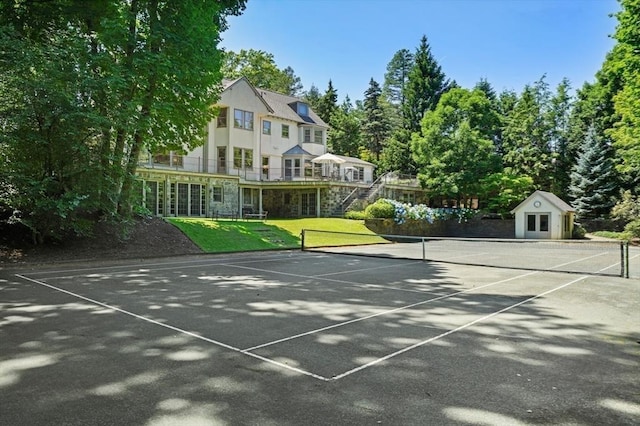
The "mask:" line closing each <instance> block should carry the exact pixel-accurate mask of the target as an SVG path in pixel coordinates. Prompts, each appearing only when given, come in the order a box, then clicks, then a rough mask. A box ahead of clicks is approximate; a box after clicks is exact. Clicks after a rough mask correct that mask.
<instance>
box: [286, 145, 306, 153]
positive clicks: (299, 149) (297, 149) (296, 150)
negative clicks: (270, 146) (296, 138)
mask: <svg viewBox="0 0 640 426" xmlns="http://www.w3.org/2000/svg"><path fill="white" fill-rule="evenodd" d="M282 155H312V154H311V153H310V152H307V151H305V150H304V149H302V147H301V146H300V145H294V146H293V148H290V149H288V150H287V151H286V152H283V153H282Z"/></svg>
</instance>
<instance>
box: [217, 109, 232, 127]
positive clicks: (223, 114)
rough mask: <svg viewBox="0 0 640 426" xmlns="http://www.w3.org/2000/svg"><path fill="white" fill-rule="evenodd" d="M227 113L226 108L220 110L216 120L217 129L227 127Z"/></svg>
mask: <svg viewBox="0 0 640 426" xmlns="http://www.w3.org/2000/svg"><path fill="white" fill-rule="evenodd" d="M228 113H229V109H228V108H220V113H219V114H218V118H217V121H216V123H217V126H218V127H227V114H228Z"/></svg>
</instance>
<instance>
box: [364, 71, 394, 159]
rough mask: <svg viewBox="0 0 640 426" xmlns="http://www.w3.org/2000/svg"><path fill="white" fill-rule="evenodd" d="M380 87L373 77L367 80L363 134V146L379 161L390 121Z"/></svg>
mask: <svg viewBox="0 0 640 426" xmlns="http://www.w3.org/2000/svg"><path fill="white" fill-rule="evenodd" d="M382 101H383V100H382V89H381V88H380V85H379V84H378V82H376V81H375V80H374V79H373V78H372V79H371V80H370V81H369V88H368V89H367V90H366V91H365V93H364V114H365V122H364V125H363V136H364V138H365V146H366V147H367V149H368V150H369V151H370V152H371V153H372V154H373V155H374V156H375V159H376V161H380V153H381V152H382V149H383V147H384V141H385V140H386V138H387V136H388V134H389V130H390V123H389V118H388V116H387V114H386V112H385V109H384V105H383V103H382Z"/></svg>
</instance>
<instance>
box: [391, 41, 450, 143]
mask: <svg viewBox="0 0 640 426" xmlns="http://www.w3.org/2000/svg"><path fill="white" fill-rule="evenodd" d="M451 87H452V83H451V82H450V81H449V80H448V79H447V78H446V76H445V74H444V72H443V71H442V68H441V67H440V65H438V62H437V61H436V60H435V58H434V57H433V55H432V54H431V47H430V46H429V43H428V42H427V37H426V36H422V39H421V40H420V45H419V46H418V48H417V50H416V53H415V55H414V57H413V66H412V68H411V70H410V71H409V76H408V78H407V82H406V85H405V90H404V99H405V104H404V109H403V118H404V121H405V127H406V128H407V129H409V130H411V131H413V132H416V131H419V130H420V122H421V120H422V117H423V116H424V113H425V112H426V111H432V110H434V109H435V107H436V105H437V104H438V101H439V100H440V97H441V96H442V95H443V94H444V93H445V92H446V91H447V90H449V88H451Z"/></svg>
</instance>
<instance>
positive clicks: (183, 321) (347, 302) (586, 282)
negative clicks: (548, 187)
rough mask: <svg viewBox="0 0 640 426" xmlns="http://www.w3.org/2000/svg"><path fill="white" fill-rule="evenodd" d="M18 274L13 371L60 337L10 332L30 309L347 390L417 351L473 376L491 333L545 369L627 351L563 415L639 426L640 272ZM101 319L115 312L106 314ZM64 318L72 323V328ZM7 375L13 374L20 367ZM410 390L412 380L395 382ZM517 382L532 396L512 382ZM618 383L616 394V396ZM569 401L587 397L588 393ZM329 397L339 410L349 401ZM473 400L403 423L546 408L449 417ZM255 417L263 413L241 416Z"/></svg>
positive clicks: (269, 265)
mask: <svg viewBox="0 0 640 426" xmlns="http://www.w3.org/2000/svg"><path fill="white" fill-rule="evenodd" d="M0 272H3V271H0ZM5 272H6V273H4V274H0V278H1V279H0V284H2V286H3V287H2V291H1V292H0V295H2V299H0V302H1V303H2V305H3V310H4V312H5V314H4V316H3V319H4V321H3V319H0V333H8V334H7V335H5V337H4V338H3V339H5V338H6V339H5V342H7V341H10V342H12V344H14V345H15V346H13V345H12V348H13V349H11V350H7V347H6V346H5V344H3V349H2V353H0V355H2V359H1V360H0V366H2V361H4V362H5V363H6V362H8V361H10V360H11V358H12V357H16V356H18V355H20V353H21V350H19V349H16V348H22V347H29V344H30V343H29V342H33V341H35V340H37V337H36V336H37V335H38V334H40V335H43V334H44V335H47V333H49V334H50V333H57V332H58V330H57V329H56V325H55V320H54V321H53V322H52V323H51V324H50V325H47V323H44V322H42V323H40V325H39V326H38V327H39V328H38V329H33V330H31V332H32V333H35V334H34V335H33V336H29V335H28V334H25V335H20V336H19V335H18V334H15V333H13V334H12V332H11V330H12V329H8V328H7V327H9V326H11V325H15V324H18V325H21V324H23V323H24V324H29V325H31V323H32V321H33V319H30V313H36V312H47V313H48V314H50V315H51V316H52V318H53V317H54V316H55V315H53V312H55V311H57V310H60V309H63V310H64V309H66V310H73V311H74V316H77V318H78V319H79V320H80V324H79V325H81V326H82V327H83V330H84V331H83V333H85V334H88V335H92V336H93V338H96V337H98V338H99V336H102V335H106V334H109V335H113V333H116V335H117V333H119V332H122V333H125V334H126V333H128V332H129V331H127V330H134V331H133V333H134V334H139V335H140V337H139V338H140V339H141V340H143V341H144V340H147V339H148V340H152V341H153V342H150V343H149V344H145V345H144V348H143V349H141V348H140V347H137V349H129V352H126V351H125V352H124V353H127V354H130V356H131V357H147V359H153V357H154V355H158V354H160V353H163V351H166V350H167V348H170V347H171V345H172V343H171V341H172V339H174V340H175V339H182V340H181V341H185V340H188V341H189V342H192V343H193V344H191V345H189V346H188V347H187V349H184V348H183V349H181V350H180V351H177V352H176V351H174V355H173V356H174V357H175V356H177V357H178V358H179V357H184V358H185V359H186V360H190V359H192V360H194V361H197V360H200V359H205V358H206V359H210V360H212V361H215V362H221V363H224V362H225V360H228V359H229V357H233V360H234V363H235V364H234V365H235V368H237V366H238V364H240V365H242V366H245V367H246V368H245V367H242V373H244V374H246V373H247V370H248V371H249V373H250V376H251V373H253V374H257V373H255V372H256V371H261V372H263V371H268V372H270V374H275V375H277V376H278V377H279V378H280V379H281V380H286V378H292V377H295V378H297V379H300V378H306V379H307V380H311V381H312V382H316V383H337V384H339V386H342V385H340V384H342V383H344V386H349V384H353V383H354V382H353V381H354V380H355V381H357V382H358V383H366V382H368V381H375V380H378V379H377V378H376V377H377V376H381V377H385V378H386V379H385V380H384V382H385V383H394V382H395V381H401V379H400V378H399V377H401V376H402V374H406V372H404V373H402V371H401V370H403V366H404V365H405V363H407V362H409V361H411V369H414V368H415V369H417V370H416V372H417V373H414V374H420V375H422V374H427V371H428V372H429V374H430V375H432V376H433V375H436V376H439V375H441V374H445V373H446V371H447V369H449V368H460V367H459V366H458V367H456V366H454V365H451V366H449V365H448V364H447V360H448V359H449V358H454V359H457V358H463V359H464V361H465V363H466V364H467V367H465V368H468V366H469V365H473V366H474V370H473V371H478V370H477V369H479V370H480V371H482V370H485V368H483V367H482V366H483V365H484V362H485V361H484V359H483V357H486V356H487V355H482V354H480V355H478V354H477V352H478V345H480V344H479V342H483V343H482V345H480V346H482V347H483V348H484V349H483V351H488V352H489V353H491V354H492V356H497V357H503V358H504V360H503V361H504V362H515V361H514V358H519V357H520V358H526V357H524V356H523V355H521V354H520V355H518V353H519V351H524V352H530V351H536V353H538V355H539V359H535V358H536V356H529V357H530V358H531V359H528V360H527V359H525V360H524V361H523V360H519V361H518V362H519V363H522V364H525V365H526V364H527V363H532V364H533V365H535V364H537V363H538V364H540V363H547V361H545V360H544V359H545V358H546V357H551V358H555V357H560V358H561V359H562V360H563V363H567V362H569V361H567V360H569V359H570V363H569V365H570V367H569V366H567V369H568V370H572V369H574V368H579V365H578V364H575V363H574V362H575V360H574V359H573V358H578V359H583V358H585V357H586V355H585V354H587V353H589V354H591V353H597V350H596V348H601V349H602V350H603V351H604V355H601V356H598V357H597V358H598V359H599V360H600V361H606V363H609V365H610V363H611V360H617V361H616V362H618V363H619V364H620V365H619V366H617V369H618V370H620V371H619V373H620V376H621V377H624V378H625V379H624V383H622V384H617V385H616V384H614V383H611V384H610V385H606V386H605V385H603V382H604V383H608V381H609V380H610V379H611V377H613V376H607V374H611V372H612V370H611V368H607V367H605V366H603V365H600V364H599V363H598V362H599V361H598V362H596V361H591V362H593V363H594V364H593V365H591V366H590V367H589V369H590V370H591V371H590V372H589V374H595V375H596V376H598V375H599V374H602V380H600V379H599V378H598V379H597V380H596V378H591V379H589V380H588V386H587V385H585V384H584V383H582V384H576V385H574V387H575V388H577V387H578V386H580V387H581V390H580V391H577V394H579V395H582V394H583V393H584V395H583V396H582V398H583V399H579V400H578V402H573V403H568V406H569V408H571V410H569V411H571V413H572V414H570V415H569V414H567V413H566V412H565V411H566V410H565V411H563V414H562V415H563V416H565V417H564V418H565V419H568V420H567V421H569V422H577V424H582V423H581V421H582V422H586V423H584V424H592V423H590V422H591V420H589V419H592V420H593V419H595V420H598V421H600V420H601V419H603V418H605V419H614V420H615V422H614V423H611V424H625V423H626V422H629V424H633V422H635V421H636V420H638V419H640V396H639V395H640V389H639V387H638V386H639V385H640V373H639V370H640V369H639V368H638V367H640V363H639V362H638V361H639V358H638V357H639V356H640V351H638V348H639V347H640V345H638V343H637V340H639V339H640V335H639V334H638V332H639V330H638V324H640V282H639V281H638V280H633V279H632V280H624V279H620V278H606V277H594V276H589V275H579V274H564V273H555V272H540V271H522V270H511V269H504V268H482V267H477V266H467V265H446V264H439V263H437V262H422V261H415V260H401V259H379V258H368V257H359V256H355V257H354V256H344V255H339V254H327V253H311V252H265V253H258V254H251V255H247V254H241V255H228V256H224V255H221V256H197V257H189V258H177V259H159V260H144V261H136V262H129V263H117V264H104V265H95V266H91V267H86V266H83V265H80V266H71V265H58V266H54V267H47V268H39V269H34V270H21V271H5ZM61 306H62V307H63V308H60V307H61ZM101 316H102V317H104V318H109V321H106V322H104V323H102V322H100V321H96V318H99V317H101ZM65 324H66V325H65V326H64V327H63V329H64V330H68V329H71V328H73V325H72V324H68V323H65ZM105 327H106V330H105ZM29 330H30V329H29V328H25V331H26V332H29ZM7 336H8V338H7ZM0 337H2V336H1V335H0ZM158 342H160V343H158ZM167 342H169V343H167ZM25 345H26V346H25ZM194 345H195V346H194ZM612 345H613V346H612ZM119 351H120V352H122V350H119ZM616 351H620V353H616ZM29 353H31V352H29ZM176 353H178V355H175V354H176ZM540 353H541V354H540ZM443 354H446V355H444V356H443ZM474 354H475V355H474ZM121 355H122V353H120V354H119V356H121ZM78 356H80V355H78ZM590 358H591V359H594V358H596V357H595V356H593V357H590ZM106 362H107V363H108V362H109V360H108V359H107V360H106ZM563 363H561V362H558V364H563ZM548 364H550V365H552V363H550V362H549V363H548ZM9 365H12V364H11V363H9ZM249 366H250V367H249ZM227 367H228V366H227ZM85 368H86V367H85ZM407 368H408V367H407ZM536 368H537V367H536ZM433 369H436V370H437V371H438V372H434V370H433ZM541 369H542V370H544V371H545V372H544V374H543V373H541V375H542V376H544V377H547V375H548V379H550V378H551V377H554V376H556V375H557V374H558V373H559V372H552V373H550V372H549V371H547V369H544V368H542V367H541ZM231 370H233V368H232V369H231ZM0 371H2V370H0ZM399 371H400V373H399ZM486 371H489V368H488V367H487V368H486ZM613 371H614V372H615V371H617V370H616V368H614V369H613ZM634 372H635V373H634ZM4 373H5V375H6V374H8V375H9V377H14V376H11V374H13V373H11V372H9V373H7V372H6V370H5V372H4ZM574 373H575V372H572V374H574ZM16 374H17V373H16ZM398 374H400V376H398ZM450 374H451V375H452V377H455V376H456V373H454V372H451V373H450ZM474 374H478V375H479V376H480V377H484V375H485V374H488V376H487V377H485V378H484V379H485V382H484V385H485V386H487V387H491V386H493V385H494V384H493V383H492V381H493V380H495V374H489V373H474ZM561 374H562V373H561ZM566 374H567V375H569V371H567V373H566ZM445 376H446V374H445ZM252 379H253V377H252ZM12 380H14V382H11V381H9V382H10V383H9V385H8V386H5V387H3V386H2V383H3V382H2V375H1V374H0V391H5V390H11V389H12V386H16V387H17V389H18V390H19V389H20V380H19V379H15V377H14V379H12ZM16 380H17V381H16ZM255 380H258V379H255ZM405 380H407V381H408V382H410V381H411V380H410V379H405ZM442 380H444V383H446V382H447V379H442ZM469 380H470V381H473V382H474V384H473V385H471V384H469V383H466V384H463V385H462V386H465V387H466V388H473V387H474V386H478V384H477V383H475V382H476V381H477V380H480V383H483V382H482V380H481V379H480V378H478V377H476V378H469ZM578 380H580V379H578ZM443 386H445V385H443ZM590 386H592V387H593V389H591V388H590ZM550 388H553V386H550ZM274 389H275V388H274ZM410 389H411V386H409V385H407V387H406V389H401V390H397V392H400V393H401V394H402V392H406V391H408V390H410ZM370 391H371V389H368V390H360V391H359V392H362V395H359V396H355V397H353V398H355V399H358V398H359V399H362V400H366V399H367V398H366V394H367V393H368V392H370ZM519 391H524V390H522V389H520V390H518V388H515V389H512V390H511V392H513V393H516V394H517V393H518V392H519ZM591 391H593V392H594V393H597V394H598V396H597V397H596V396H593V395H591V394H590V392H591ZM274 392H276V391H275V390H274ZM354 392H356V391H355V390H354ZM543 393H545V392H543ZM608 393H611V395H610V396H609V397H607V398H605V397H604V396H606V395H607V394H608ZM323 396H324V397H325V398H328V400H330V399H331V398H330V397H329V396H327V395H326V394H325V395H323ZM410 396H412V397H413V394H411V395H410ZM476 398H479V399H480V400H482V399H483V398H485V396H476ZM572 398H577V397H576V390H575V389H574V394H573V396H572ZM374 399H375V398H374ZM464 399H465V400H469V399H468V398H466V397H465V398H464ZM328 400H327V401H326V402H327V404H329V405H330V406H334V405H336V404H337V405H340V404H339V403H337V402H335V401H334V402H332V403H331V402H329V401H328ZM389 400H390V399H389ZM602 400H606V401H616V403H615V404H614V403H611V404H613V405H616V404H618V405H616V407H617V408H610V409H609V411H610V412H605V413H604V414H600V415H601V416H605V417H600V418H599V417H597V416H596V417H593V416H594V414H593V412H595V411H597V412H602V404H603V402H602ZM12 401H13V400H12ZM469 401H470V400H469ZM229 404H231V403H229ZM380 404H382V405H383V404H384V403H380ZM460 404H462V402H461V401H458V402H457V404H451V403H448V404H443V405H441V406H439V410H438V413H437V415H436V414H435V413H434V412H433V409H432V408H430V409H429V415H432V416H434V417H424V416H425V415H426V414H425V413H423V412H422V411H421V409H420V408H413V409H409V408H407V409H406V410H403V411H402V412H401V413H396V415H395V416H394V417H392V418H391V420H394V421H398V420H402V421H403V422H405V423H414V420H415V424H418V423H422V422H423V421H424V420H425V419H426V418H432V419H434V422H435V419H440V420H444V422H445V423H447V422H449V421H450V422H451V423H452V424H454V423H461V424H464V423H472V421H471V420H473V419H475V420H476V421H477V420H478V417H477V416H480V415H481V414H480V413H479V412H477V410H481V408H480V407H484V408H482V411H483V413H484V414H482V415H483V416H487V415H490V416H494V417H491V418H493V419H496V423H495V424H498V423H502V420H509V419H511V420H513V421H514V423H513V424H517V422H521V423H522V424H526V423H527V416H531V415H532V414H533V410H522V412H518V413H517V414H516V413H514V412H513V410H512V409H511V408H508V404H507V406H505V407H503V408H500V407H502V406H501V405H500V404H498V405H496V407H495V408H494V409H493V410H486V407H487V405H486V403H481V402H480V401H478V402H477V403H476V404H474V403H471V402H469V405H477V407H475V408H466V410H467V411H464V410H465V409H463V411H455V410H454V411H451V409H452V408H451V407H452V406H455V407H458V406H459V405H460ZM598 404H599V405H598ZM10 406H11V407H13V409H15V408H16V407H19V406H20V402H19V401H18V400H16V401H13V402H12V404H10ZM489 406H490V405H489ZM533 406H534V407H535V406H536V405H535V404H533ZM353 407H356V408H353ZM353 407H352V409H351V410H350V409H347V408H345V413H341V416H342V417H341V418H343V419H350V420H349V422H350V423H353V422H354V421H355V423H359V421H356V420H373V418H369V417H368V416H369V415H370V414H371V412H370V411H366V413H368V414H365V413H363V412H362V407H359V406H358V405H357V404H355V405H353ZM358 407H359V408H358ZM559 407H562V404H560V405H559ZM538 408H539V407H538ZM457 409H459V407H458V408H456V410H457ZM574 409H575V411H576V412H579V411H580V410H582V414H576V413H574V412H573V410H574ZM318 410H321V408H318ZM447 410H449V411H447ZM474 410H476V411H474ZM231 411H233V410H230V413H229V414H227V415H228V416H229V419H227V420H226V422H228V423H236V422H237V421H239V419H238V418H235V417H233V416H234V414H232V413H231ZM305 411H306V409H305V408H303V407H301V408H300V412H299V413H297V414H295V415H293V414H292V413H291V412H290V411H286V412H284V413H280V414H277V413H276V412H274V414H272V415H271V417H270V418H269V420H273V421H275V422H280V421H283V420H286V419H289V418H295V421H293V420H291V421H292V422H293V423H295V422H298V421H303V420H305V419H306V420H308V419H307V418H306V417H305ZM312 411H313V410H310V412H312ZM390 411H393V410H387V412H390ZM486 411H489V412H490V414H486ZM501 411H502V412H501ZM373 412H375V410H373ZM12 413H13V412H12ZM325 415H326V414H325ZM539 415H541V416H543V417H541V419H543V420H544V421H542V423H545V421H546V422H550V423H553V424H558V423H562V422H557V421H554V418H555V419H556V420H557V419H558V417H554V416H558V415H559V414H558V413H557V412H556V411H554V410H552V409H551V408H549V407H547V408H546V412H545V413H544V415H542V414H539ZM612 415H613V417H611V416H612ZM292 416H293V417H292ZM438 416H439V417H438ZM545 416H546V417H545ZM205 417H206V416H205ZM9 418H10V419H11V420H15V419H14V417H9ZM419 419H420V421H418V420H419ZM0 420H2V414H0ZM209 420H214V419H211V418H209ZM217 420H219V419H217ZM246 420H252V421H255V420H256V419H255V418H251V419H243V420H241V421H242V422H244V421H246ZM263 420H264V419H263ZM385 420H387V419H386V418H385ZM529 420H531V419H529ZM534 420H535V419H534ZM540 422H541V421H540V419H538V420H535V421H533V423H540ZM36 423H37V422H36ZM71 423H73V421H71ZM133 423H137V422H136V421H134V422H133ZM146 423H147V424H150V423H149V422H146ZM214 423H215V422H214ZM221 423H225V422H221ZM267 423H268V422H267ZM284 423H286V421H284ZM364 423H366V422H364ZM427 423H429V422H427ZM605 423H606V422H605ZM422 424H424V423H422ZM484 424H491V422H489V423H486V422H485V423H484ZM593 424H595V423H593Z"/></svg>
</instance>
